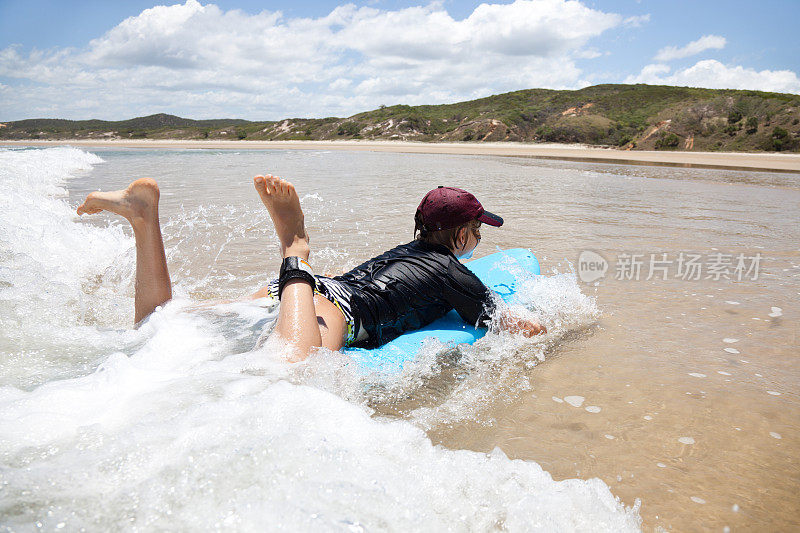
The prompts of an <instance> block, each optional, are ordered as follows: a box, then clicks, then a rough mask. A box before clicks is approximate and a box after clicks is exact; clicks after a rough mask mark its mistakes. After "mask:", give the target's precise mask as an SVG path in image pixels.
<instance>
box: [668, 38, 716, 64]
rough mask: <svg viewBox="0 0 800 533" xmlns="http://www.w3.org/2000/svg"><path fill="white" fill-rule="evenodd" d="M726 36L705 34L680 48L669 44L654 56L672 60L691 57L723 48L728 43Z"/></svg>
mask: <svg viewBox="0 0 800 533" xmlns="http://www.w3.org/2000/svg"><path fill="white" fill-rule="evenodd" d="M727 42H728V41H727V40H726V39H725V37H721V36H719V35H703V36H702V37H700V38H699V39H697V40H696V41H692V42H690V43H689V44H687V45H686V46H683V47H681V48H678V47H676V46H667V47H665V48H662V49H661V50H659V51H658V53H657V54H656V56H655V57H654V58H653V59H655V60H656V61H672V60H673V59H683V58H684V57H691V56H693V55H697V54H699V53H701V52H705V51H706V50H722V49H723V48H725V45H726V44H727Z"/></svg>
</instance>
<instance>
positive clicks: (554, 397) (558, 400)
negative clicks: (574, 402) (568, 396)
mask: <svg viewBox="0 0 800 533" xmlns="http://www.w3.org/2000/svg"><path fill="white" fill-rule="evenodd" d="M553 401H554V402H556V403H564V400H562V399H561V398H559V397H558V396H553Z"/></svg>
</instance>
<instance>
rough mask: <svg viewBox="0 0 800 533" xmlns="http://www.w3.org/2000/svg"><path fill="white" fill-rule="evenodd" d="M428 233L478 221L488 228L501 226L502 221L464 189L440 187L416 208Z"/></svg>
mask: <svg viewBox="0 0 800 533" xmlns="http://www.w3.org/2000/svg"><path fill="white" fill-rule="evenodd" d="M417 214H418V215H420V216H421V217H422V223H423V224H424V225H425V229H426V230H428V231H438V230H441V229H450V228H455V227H456V226H460V225H461V224H465V223H467V222H469V221H470V220H475V219H478V220H480V221H481V222H483V223H485V224H489V225H490V226H502V225H503V219H502V218H500V217H499V216H497V215H495V214H493V213H490V212H488V211H486V210H485V209H484V208H483V206H482V205H481V203H480V202H479V201H478V199H477V198H475V197H474V196H473V195H471V194H470V193H468V192H467V191H465V190H464V189H456V188H455V187H442V186H441V185H440V186H439V187H438V188H436V189H433V190H432V191H431V192H429V193H428V194H426V195H425V198H423V199H422V201H421V202H420V204H419V207H418V208H417Z"/></svg>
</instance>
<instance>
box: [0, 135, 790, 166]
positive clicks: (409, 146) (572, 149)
mask: <svg viewBox="0 0 800 533" xmlns="http://www.w3.org/2000/svg"><path fill="white" fill-rule="evenodd" d="M63 145H70V146H80V147H86V148H97V147H104V148H151V149H152V148H165V149H186V148H197V149H214V150H220V149H228V150H269V149H272V150H276V149H277V150H351V151H372V152H396V153H418V154H460V155H494V156H515V157H533V158H541V159H560V160H567V161H590V162H601V163H626V164H642V165H668V166H681V167H696V168H725V169H739V170H754V171H755V170H761V171H782V172H800V154H777V153H776V154H770V153H763V154H761V153H730V152H647V151H641V152H635V151H623V150H616V149H611V148H593V147H588V146H582V145H563V144H523V143H481V144H478V143H422V142H402V141H187V140H146V139H138V140H69V141H0V146H63Z"/></svg>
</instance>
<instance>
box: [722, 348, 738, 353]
mask: <svg viewBox="0 0 800 533" xmlns="http://www.w3.org/2000/svg"><path fill="white" fill-rule="evenodd" d="M725 351H726V352H728V353H739V350H737V349H736V348H725Z"/></svg>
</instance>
